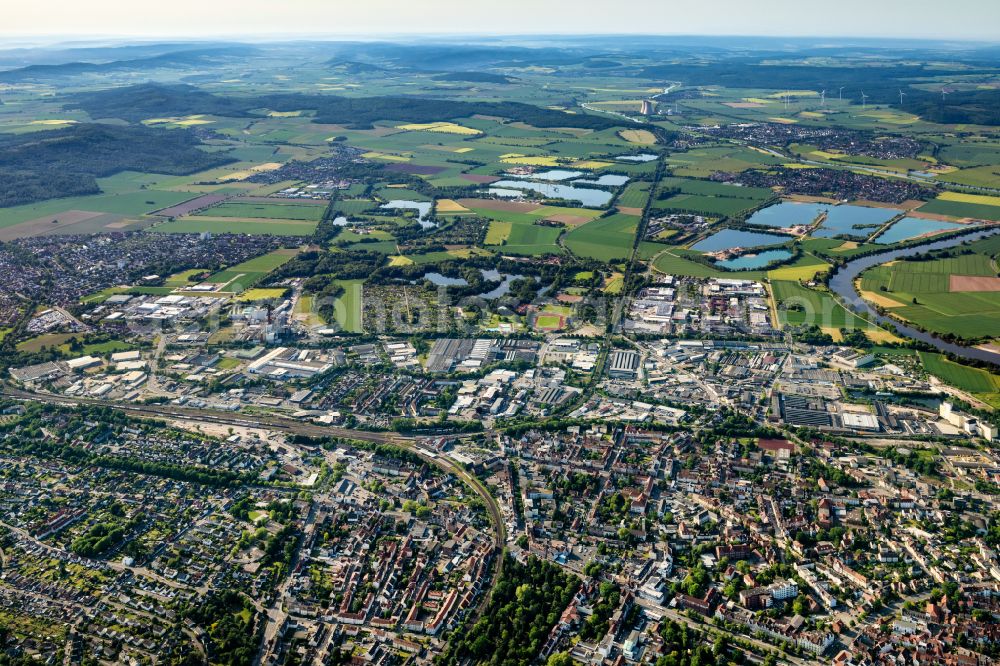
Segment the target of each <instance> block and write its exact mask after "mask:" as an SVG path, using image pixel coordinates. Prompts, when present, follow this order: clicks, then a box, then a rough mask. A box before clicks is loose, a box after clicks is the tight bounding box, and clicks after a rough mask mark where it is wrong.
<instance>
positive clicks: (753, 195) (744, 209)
mask: <svg viewBox="0 0 1000 666" xmlns="http://www.w3.org/2000/svg"><path fill="white" fill-rule="evenodd" d="M773 198H774V192H772V191H771V190H768V189H765V188H757V187H737V186H735V185H726V184H724V183H715V182H712V181H707V180H692V179H687V178H664V179H663V180H662V181H660V186H659V188H658V190H657V196H656V199H655V200H654V202H653V208H655V209H656V210H663V211H677V212H684V213H692V214H696V215H705V216H709V217H736V216H743V215H745V214H747V213H748V212H750V211H752V210H753V209H755V208H758V207H760V206H761V205H762V204H764V203H765V202H767V201H768V200H770V199H773Z"/></svg>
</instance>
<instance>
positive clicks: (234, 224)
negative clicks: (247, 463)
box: [150, 216, 316, 236]
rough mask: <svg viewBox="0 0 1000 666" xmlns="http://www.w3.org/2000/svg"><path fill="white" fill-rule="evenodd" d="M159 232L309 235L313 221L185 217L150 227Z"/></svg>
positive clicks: (312, 230)
mask: <svg viewBox="0 0 1000 666" xmlns="http://www.w3.org/2000/svg"><path fill="white" fill-rule="evenodd" d="M150 230H151V231H154V232H156V233H161V234H200V233H204V232H208V233H212V234H250V235H255V236H264V235H271V236H310V235H312V234H313V232H315V231H316V223H315V222H297V221H292V220H266V219H241V218H226V217H195V216H192V217H187V218H181V219H177V220H172V221H170V222H164V223H163V224H158V225H156V226H155V227H152V228H151V229H150Z"/></svg>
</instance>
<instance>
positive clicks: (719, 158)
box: [667, 146, 784, 178]
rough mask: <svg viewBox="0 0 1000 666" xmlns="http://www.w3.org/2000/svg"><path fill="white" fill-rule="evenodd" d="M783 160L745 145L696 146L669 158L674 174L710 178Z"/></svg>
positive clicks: (775, 163) (776, 163) (668, 162)
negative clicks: (717, 174) (714, 174)
mask: <svg viewBox="0 0 1000 666" xmlns="http://www.w3.org/2000/svg"><path fill="white" fill-rule="evenodd" d="M783 162H784V160H782V159H779V158H777V157H775V156H773V155H769V154H767V153H764V152H758V151H755V150H752V149H751V148H746V147H743V146H719V147H714V148H694V149H691V150H689V151H687V152H684V153H673V154H671V155H670V156H669V157H668V158H667V164H668V165H669V166H670V167H671V168H672V169H673V173H674V175H676V176H685V177H689V178H708V177H709V176H711V175H712V174H713V173H715V172H717V171H730V172H740V171H746V170H747V169H752V168H755V167H761V166H767V165H778V164H782V163H783Z"/></svg>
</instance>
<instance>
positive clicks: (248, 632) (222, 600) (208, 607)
mask: <svg viewBox="0 0 1000 666" xmlns="http://www.w3.org/2000/svg"><path fill="white" fill-rule="evenodd" d="M183 616H184V617H185V618H186V619H189V620H191V621H192V622H194V623H195V624H197V625H198V626H200V627H202V628H203V629H204V630H205V632H206V633H207V634H208V637H209V640H208V641H207V644H206V646H205V647H206V648H207V649H208V653H209V654H208V660H207V661H208V662H209V663H212V664H219V665H220V666H247V665H249V664H252V663H253V660H254V658H255V657H256V654H257V647H258V643H259V642H260V640H259V639H260V635H259V634H260V624H261V623H257V622H256V619H257V612H256V609H255V608H254V607H253V604H252V603H251V602H250V600H249V599H248V598H247V597H245V596H244V595H242V594H241V593H239V592H237V591H236V590H223V591H221V592H218V593H216V594H213V595H211V596H208V597H206V598H205V600H204V602H203V603H201V604H200V605H198V606H195V607H192V608H189V609H187V610H185V611H184V612H183ZM176 663H177V664H178V665H180V666H189V665H190V666H194V664H202V663H205V660H204V659H203V658H202V657H201V656H200V655H198V654H196V653H192V652H187V653H186V655H185V656H182V657H181V658H180V660H179V661H177V662H176Z"/></svg>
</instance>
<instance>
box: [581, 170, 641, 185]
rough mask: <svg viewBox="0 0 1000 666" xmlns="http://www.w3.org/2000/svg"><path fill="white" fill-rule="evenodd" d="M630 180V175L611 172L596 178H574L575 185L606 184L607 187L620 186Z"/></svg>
mask: <svg viewBox="0 0 1000 666" xmlns="http://www.w3.org/2000/svg"><path fill="white" fill-rule="evenodd" d="M628 181H629V177H628V176H619V175H617V174H613V173H609V174H605V175H603V176H601V177H600V178H596V179H594V180H574V181H573V184H574V185H604V186H605V187H608V186H610V187H620V186H622V185H624V184H625V183H627V182H628Z"/></svg>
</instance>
